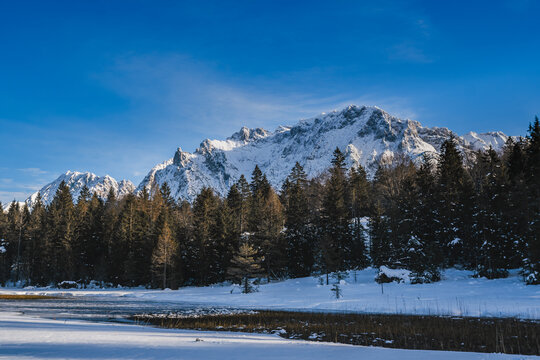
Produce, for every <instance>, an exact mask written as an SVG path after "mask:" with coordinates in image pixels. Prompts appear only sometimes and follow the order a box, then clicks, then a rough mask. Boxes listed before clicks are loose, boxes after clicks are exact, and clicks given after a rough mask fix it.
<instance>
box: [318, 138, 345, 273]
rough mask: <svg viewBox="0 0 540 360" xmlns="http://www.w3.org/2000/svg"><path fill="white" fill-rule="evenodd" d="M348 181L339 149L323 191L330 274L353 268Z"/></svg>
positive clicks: (324, 236) (326, 264) (324, 248)
mask: <svg viewBox="0 0 540 360" xmlns="http://www.w3.org/2000/svg"><path fill="white" fill-rule="evenodd" d="M346 186H347V178H346V173H345V157H344V156H343V154H342V152H341V151H340V150H339V148H336V150H334V157H333V159H332V167H331V169H330V178H329V179H328V181H327V182H326V186H325V190H324V200H323V211H322V239H321V241H322V243H321V251H322V261H323V267H324V270H325V272H326V274H327V282H328V273H329V272H335V271H339V270H345V269H346V268H347V267H348V266H350V254H351V252H352V242H353V239H352V231H351V227H350V225H349V209H348V208H347V204H346V198H345V196H346V193H345V192H346Z"/></svg>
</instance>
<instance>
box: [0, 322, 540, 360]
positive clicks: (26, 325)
mask: <svg viewBox="0 0 540 360" xmlns="http://www.w3.org/2000/svg"><path fill="white" fill-rule="evenodd" d="M330 358H339V359H343V360H345V359H365V360H370V359H380V360H386V359H403V360H409V359H410V360H424V359H426V360H428V359H429V360H431V359H464V360H465V359H466V360H476V359H478V360H480V359H485V360H488V359H490V360H491V359H493V360H495V359H501V360H502V359H504V360H510V359H534V358H537V357H534V356H522V355H503V354H481V353H467V352H450V351H426V350H401V349H388V348H378V347H364V346H351V345H343V344H331V343H322V342H308V341H300V340H288V339H283V338H280V337H279V336H278V335H265V334H247V333H237V332H235V333H231V332H212V331H194V330H176V329H157V328H152V327H144V326H136V325H124V324H111V323H92V322H85V321H76V320H67V321H59V320H50V319H42V318H37V317H30V316H24V315H21V314H18V313H0V359H9V360H22V359H25V360H26V359H57V360H59V359H81V360H83V359H160V360H162V359H163V360H165V359H183V360H188V359H205V360H213V359H220V360H227V359H238V360H242V359H260V360H263V359H311V360H318V359H330Z"/></svg>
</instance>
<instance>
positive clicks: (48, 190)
mask: <svg viewBox="0 0 540 360" xmlns="http://www.w3.org/2000/svg"><path fill="white" fill-rule="evenodd" d="M62 181H63V182H65V184H66V185H67V186H68V187H69V189H70V192H71V196H72V197H73V200H74V201H77V199H78V197H79V195H80V193H81V190H82V189H83V188H84V186H86V187H88V190H90V193H96V194H97V196H98V197H100V198H101V199H103V200H105V199H106V198H107V195H108V194H109V191H110V190H111V189H112V190H113V191H114V193H115V195H116V196H117V197H122V196H125V195H127V194H129V193H132V192H133V191H134V190H135V185H133V183H132V182H131V181H129V180H121V181H120V182H117V181H116V180H115V179H114V178H112V177H111V176H109V175H105V176H97V175H96V174H93V173H91V172H79V171H71V170H68V171H66V172H65V173H64V174H62V175H60V176H59V177H58V178H57V179H56V180H54V181H52V182H51V183H49V184H47V185H45V186H44V187H42V188H41V189H40V190H39V191H37V192H35V193H34V194H32V195H31V196H30V197H29V198H28V199H26V203H27V204H28V205H29V206H30V207H31V206H32V205H33V204H34V203H35V201H36V200H37V195H38V193H39V194H40V195H41V201H42V202H43V203H44V204H46V205H48V204H50V203H51V201H52V200H53V198H54V196H55V194H56V192H57V191H58V187H59V186H60V184H61V183H62Z"/></svg>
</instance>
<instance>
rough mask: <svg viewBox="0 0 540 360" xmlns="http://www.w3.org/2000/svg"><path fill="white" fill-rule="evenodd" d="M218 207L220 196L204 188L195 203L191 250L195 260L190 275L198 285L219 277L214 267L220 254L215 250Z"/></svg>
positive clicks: (213, 280) (214, 280)
mask: <svg viewBox="0 0 540 360" xmlns="http://www.w3.org/2000/svg"><path fill="white" fill-rule="evenodd" d="M218 209H219V199H218V197H217V196H216V195H215V194H214V192H213V191H212V189H210V188H203V189H202V190H201V192H200V193H199V195H197V198H196V199H195V202H194V203H193V216H194V224H193V227H194V229H193V235H194V236H193V242H192V243H191V244H190V250H189V253H190V257H191V259H192V261H193V267H192V268H191V269H190V270H191V271H190V276H191V277H192V278H193V279H194V280H195V281H196V284H198V285H207V284H210V283H213V282H216V281H217V279H218V278H219V275H218V274H216V272H215V271H214V269H213V264H215V263H216V262H217V256H218V255H217V254H216V253H215V252H214V251H213V249H214V248H215V246H216V242H217V237H218V234H216V232H215V230H216V220H217V213H218Z"/></svg>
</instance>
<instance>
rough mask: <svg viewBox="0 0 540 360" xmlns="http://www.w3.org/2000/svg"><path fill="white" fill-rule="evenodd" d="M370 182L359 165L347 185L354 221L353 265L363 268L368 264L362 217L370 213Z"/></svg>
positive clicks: (351, 173)
mask: <svg viewBox="0 0 540 360" xmlns="http://www.w3.org/2000/svg"><path fill="white" fill-rule="evenodd" d="M369 190H370V184H369V181H368V180H367V174H366V171H365V170H364V168H363V167H362V166H361V165H359V166H358V167H357V168H352V169H351V171H350V175H349V181H348V187H347V200H348V206H349V211H350V218H351V219H352V221H353V234H352V238H353V242H352V247H351V259H350V260H351V267H352V268H354V269H363V268H365V267H366V266H367V264H368V260H367V252H366V229H365V228H364V226H363V225H362V218H363V217H366V216H368V215H369V208H370V198H369Z"/></svg>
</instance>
